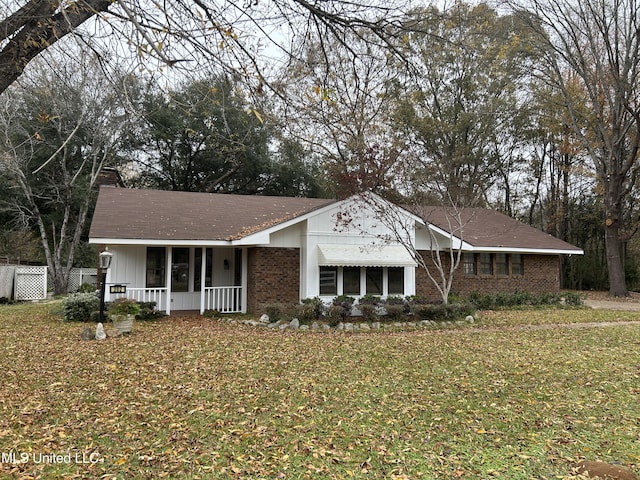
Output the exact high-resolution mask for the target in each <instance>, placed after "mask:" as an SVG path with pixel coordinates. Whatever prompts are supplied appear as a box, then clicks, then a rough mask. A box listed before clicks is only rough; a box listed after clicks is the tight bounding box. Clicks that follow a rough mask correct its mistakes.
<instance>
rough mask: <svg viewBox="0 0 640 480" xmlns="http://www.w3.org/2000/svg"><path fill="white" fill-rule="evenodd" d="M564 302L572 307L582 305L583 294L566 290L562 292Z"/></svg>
mask: <svg viewBox="0 0 640 480" xmlns="http://www.w3.org/2000/svg"><path fill="white" fill-rule="evenodd" d="M564 303H565V304H567V305H571V306H574V307H577V306H580V305H584V295H582V294H580V293H572V292H568V293H565V294H564Z"/></svg>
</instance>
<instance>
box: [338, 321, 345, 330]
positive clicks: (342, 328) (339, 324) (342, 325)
mask: <svg viewBox="0 0 640 480" xmlns="http://www.w3.org/2000/svg"><path fill="white" fill-rule="evenodd" d="M336 330H344V323H342V322H340V323H338V325H336Z"/></svg>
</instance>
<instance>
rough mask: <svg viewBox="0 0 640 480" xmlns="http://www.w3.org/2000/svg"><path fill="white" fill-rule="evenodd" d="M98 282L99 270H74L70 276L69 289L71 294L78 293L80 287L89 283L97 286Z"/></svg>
mask: <svg viewBox="0 0 640 480" xmlns="http://www.w3.org/2000/svg"><path fill="white" fill-rule="evenodd" d="M97 280H98V270H97V269H96V268H75V267H74V268H72V269H71V272H70V274H69V287H68V290H69V291H70V292H76V291H78V288H80V285H82V284H83V283H89V284H91V285H96V284H97Z"/></svg>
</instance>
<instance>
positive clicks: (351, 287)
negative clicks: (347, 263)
mask: <svg viewBox="0 0 640 480" xmlns="http://www.w3.org/2000/svg"><path fill="white" fill-rule="evenodd" d="M342 293H344V294H345V295H360V267H344V268H343V269H342Z"/></svg>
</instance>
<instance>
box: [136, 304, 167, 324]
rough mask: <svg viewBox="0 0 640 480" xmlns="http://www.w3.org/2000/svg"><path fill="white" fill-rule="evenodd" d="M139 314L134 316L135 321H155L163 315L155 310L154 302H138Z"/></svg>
mask: <svg viewBox="0 0 640 480" xmlns="http://www.w3.org/2000/svg"><path fill="white" fill-rule="evenodd" d="M138 305H140V313H138V314H137V315H136V319H137V320H157V319H158V318H162V317H164V316H166V315H165V313H164V312H160V311H158V310H156V302H138Z"/></svg>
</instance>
